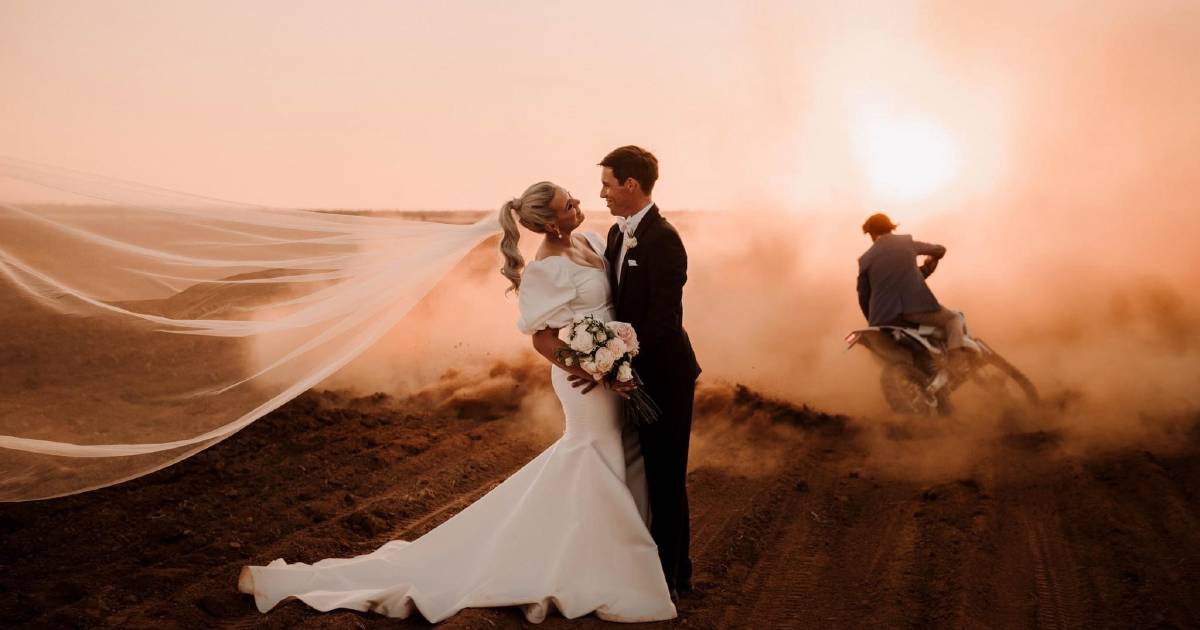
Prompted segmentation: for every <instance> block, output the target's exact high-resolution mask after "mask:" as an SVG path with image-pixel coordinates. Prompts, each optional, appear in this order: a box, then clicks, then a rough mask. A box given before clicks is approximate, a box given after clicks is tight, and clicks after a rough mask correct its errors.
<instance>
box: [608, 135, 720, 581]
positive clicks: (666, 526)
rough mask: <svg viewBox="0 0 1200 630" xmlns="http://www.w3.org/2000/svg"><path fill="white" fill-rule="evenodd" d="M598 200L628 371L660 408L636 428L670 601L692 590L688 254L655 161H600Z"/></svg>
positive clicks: (628, 157)
mask: <svg viewBox="0 0 1200 630" xmlns="http://www.w3.org/2000/svg"><path fill="white" fill-rule="evenodd" d="M599 166H602V167H603V171H602V172H601V176H600V185H601V188H600V196H601V197H602V198H604V199H605V201H606V202H607V204H608V209H609V211H610V212H611V213H612V214H613V216H615V217H617V224H616V225H613V226H612V228H611V229H609V231H608V247H607V249H605V252H604V255H605V257H606V258H607V259H608V272H609V273H608V279H609V283H610V284H611V285H612V289H613V291H612V292H613V308H614V310H615V311H616V318H617V320H618V321H622V322H628V323H630V324H632V325H633V328H634V330H635V331H637V336H638V341H639V343H640V345H641V349H640V351H639V353H638V355H637V357H635V358H634V360H633V367H634V369H635V370H637V372H638V375H639V376H641V378H642V381H643V382H644V385H645V391H646V393H647V394H649V395H650V397H651V398H653V399H654V402H656V403H658V406H659V407H660V408H661V409H662V416H661V417H660V418H659V421H658V422H657V423H654V424H651V425H648V426H643V427H640V428H639V429H638V433H639V437H640V438H641V442H642V455H643V457H644V460H645V467H646V486H647V489H648V491H649V494H650V534H651V536H653V537H654V542H655V543H656V544H657V545H658V555H659V559H660V560H661V561H662V565H663V573H664V575H665V576H666V578H667V586H668V587H669V588H670V589H671V594H672V596H673V597H677V596H678V593H679V592H685V593H686V592H690V591H691V589H692V561H691V558H690V556H689V555H688V542H689V539H690V537H691V536H690V529H689V524H688V500H687V488H686V480H687V458H688V443H689V439H690V437H691V431H692V398H693V395H694V394H695V391H696V378H697V377H698V376H699V375H700V365H699V364H698V363H696V355H695V353H694V352H693V351H692V344H691V342H690V341H689V340H688V336H687V332H686V331H684V329H683V285H684V283H686V282H687V252H686V251H684V248H683V241H681V240H680V239H679V233H678V232H676V231H675V227H674V226H672V225H671V224H670V223H668V222H667V220H666V219H664V218H663V216H662V215H661V214H660V213H659V211H658V206H656V205H654V202H653V201H651V199H650V191H651V190H653V189H654V182H655V181H656V180H658V160H657V159H656V158H655V157H654V155H653V154H651V153H650V152H649V151H647V150H645V149H642V148H640V147H636V146H625V147H621V148H619V149H615V150H613V151H612V152H611V153H609V154H608V155H607V156H605V157H604V159H603V160H602V161H601V162H600V164H599Z"/></svg>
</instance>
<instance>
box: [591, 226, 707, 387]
mask: <svg viewBox="0 0 1200 630" xmlns="http://www.w3.org/2000/svg"><path fill="white" fill-rule="evenodd" d="M634 238H636V239H637V245H636V246H635V247H634V248H633V249H630V250H629V251H628V252H627V253H626V254H625V261H624V265H625V271H624V273H623V274H622V275H621V281H620V282H619V283H618V282H617V261H618V259H619V258H620V256H621V246H622V244H623V243H624V242H625V235H624V233H622V232H621V229H620V226H619V225H613V226H612V228H610V229H609V230H608V246H607V248H606V249H605V251H604V256H605V258H607V259H608V279H609V284H610V285H611V286H612V287H613V307H614V310H615V311H616V318H617V320H618V321H622V322H628V323H630V324H632V325H633V328H634V330H635V331H636V332H637V336H638V342H639V343H640V345H641V349H640V351H639V353H638V356H637V357H635V358H634V360H633V367H634V368H635V369H636V370H637V371H638V374H639V375H640V376H641V377H642V379H643V380H645V381H646V384H647V386H648V387H651V388H654V386H655V385H657V384H666V383H672V382H679V381H683V380H693V381H694V380H695V379H696V377H697V376H699V375H700V364H699V363H697V362H696V353H695V352H694V351H693V350H692V343H691V340H689V339H688V335H687V331H685V330H684V329H683V285H684V284H685V283H687V252H686V251H685V250H684V248H683V241H682V240H680V238H679V232H677V231H676V230H675V227H674V226H673V225H671V224H670V223H669V222H668V221H667V220H666V219H664V218H663V216H662V214H661V213H659V211H658V206H651V207H650V210H649V211H647V212H646V215H645V216H644V217H642V221H641V223H639V224H638V227H637V231H636V232H635V233H634ZM631 260H632V261H634V263H633V264H630V261H631Z"/></svg>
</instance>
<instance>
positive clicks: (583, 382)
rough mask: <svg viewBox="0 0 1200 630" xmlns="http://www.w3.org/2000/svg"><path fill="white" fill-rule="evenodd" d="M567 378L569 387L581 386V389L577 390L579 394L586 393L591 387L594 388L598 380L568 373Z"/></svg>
mask: <svg viewBox="0 0 1200 630" xmlns="http://www.w3.org/2000/svg"><path fill="white" fill-rule="evenodd" d="M567 380H568V381H570V382H571V387H582V388H583V391H582V392H579V393H581V394H586V393H588V392H590V391H592V390H593V389H596V385H597V384H598V381H596V380H595V379H591V378H584V377H582V376H580V375H578V374H570V375H568V376H567Z"/></svg>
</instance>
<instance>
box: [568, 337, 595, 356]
mask: <svg viewBox="0 0 1200 630" xmlns="http://www.w3.org/2000/svg"><path fill="white" fill-rule="evenodd" d="M570 344H571V349H572V350H574V351H576V352H584V353H587V352H591V351H592V350H594V349H595V348H596V342H595V341H593V339H592V336H591V335H575V338H574V339H572V340H571V341H570Z"/></svg>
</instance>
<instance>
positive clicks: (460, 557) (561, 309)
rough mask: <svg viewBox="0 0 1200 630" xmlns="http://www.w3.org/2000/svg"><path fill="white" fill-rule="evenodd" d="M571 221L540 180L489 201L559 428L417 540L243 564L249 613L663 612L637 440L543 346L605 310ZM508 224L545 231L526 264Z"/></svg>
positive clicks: (556, 190)
mask: <svg viewBox="0 0 1200 630" xmlns="http://www.w3.org/2000/svg"><path fill="white" fill-rule="evenodd" d="M582 222H583V213H582V212H581V211H580V209H579V200H578V199H575V198H573V197H571V195H570V194H569V193H568V192H567V191H566V190H564V189H562V188H560V187H559V186H556V185H554V184H552V183H550V182H539V183H537V184H534V185H532V186H530V187H529V188H528V189H526V190H525V192H524V194H522V195H521V197H520V198H518V199H513V200H512V201H509V202H507V203H505V204H504V206H503V207H502V208H501V209H500V225H501V226H502V228H503V231H504V236H503V239H502V240H501V243H500V249H501V252H502V253H503V255H504V259H505V265H504V268H503V269H502V270H501V273H503V274H504V276H505V277H507V278H508V279H509V280H510V281H511V282H512V288H513V289H516V290H518V292H519V304H520V319H519V321H518V328H519V329H520V330H521V332H522V333H524V334H527V335H532V336H533V344H534V347H535V348H536V349H537V350H538V352H539V353H540V354H542V355H543V356H544V357H546V359H547V360H548V361H550V362H551V363H552V364H553V365H552V367H551V381H552V382H553V385H554V391H555V393H556V394H557V395H558V399H559V401H560V402H561V403H562V407H563V412H564V415H565V417H566V429H565V431H564V432H563V436H562V437H561V438H559V440H558V441H557V442H555V443H554V444H553V445H551V446H550V448H548V449H546V451H544V452H543V453H542V454H540V455H538V456H537V457H536V458H535V459H534V460H533V461H531V462H529V463H528V464H526V465H525V466H524V467H523V468H521V469H520V470H519V471H517V472H516V473H515V474H514V475H513V476H511V477H509V478H508V479H506V480H505V481H504V482H503V483H501V484H500V485H499V486H497V487H496V488H495V489H493V490H492V491H491V492H489V493H488V494H486V495H485V496H483V497H482V498H481V499H479V500H478V501H476V502H475V503H473V504H472V505H470V506H469V507H467V508H466V509H464V510H463V511H462V512H460V513H458V514H457V515H455V516H454V517H453V518H451V519H450V520H448V521H446V522H445V523H443V524H442V525H440V526H439V527H437V528H435V529H434V530H432V531H430V532H429V533H427V534H425V535H424V536H422V537H420V538H418V539H416V540H413V541H411V542H409V541H402V540H393V541H390V542H388V543H385V544H384V545H383V546H382V547H380V548H379V549H377V550H376V551H374V552H371V553H369V554H365V555H361V556H357V557H353V558H330V559H325V560H320V561H318V562H316V563H314V564H311V565H309V564H305V563H301V562H297V563H292V564H288V563H287V562H285V561H284V560H283V559H277V560H275V561H273V562H271V563H270V564H268V565H266V566H247V567H244V568H243V569H242V572H241V575H240V576H239V578H238V590H240V591H241V592H243V593H249V594H253V595H254V599H255V603H256V605H257V606H258V609H259V611H261V612H266V611H268V610H270V609H271V608H273V607H274V606H275V605H276V604H278V603H279V602H281V601H283V600H285V599H288V598H292V597H295V598H297V599H299V600H301V601H303V602H304V603H306V604H308V605H309V606H312V607H313V608H316V609H318V610H322V611H326V610H331V609H334V608H349V609H353V610H360V611H374V612H378V613H381V614H384V615H387V616H389V617H401V618H403V617H407V616H409V615H410V614H411V613H412V612H413V610H414V609H415V610H417V611H419V612H420V613H421V614H422V615H423V616H424V617H425V618H426V619H428V620H429V621H431V622H438V621H442V620H444V619H446V618H448V617H450V616H452V615H454V614H455V613H457V612H458V611H460V610H462V609H463V608H476V607H492V606H521V607H522V610H523V611H524V613H525V617H526V618H527V619H528V620H529V621H530V622H533V623H537V622H540V621H542V620H543V619H545V617H546V614H547V613H548V611H549V609H550V607H551V606H553V607H555V608H557V609H558V610H559V611H560V612H561V613H562V614H563V615H564V616H566V617H568V618H574V617H579V616H582V615H586V614H588V613H592V612H594V613H595V614H596V616H597V617H599V618H601V619H604V620H608V621H621V622H645V621H660V620H665V619H671V618H674V617H675V614H676V611H675V606H674V604H673V603H672V601H671V597H670V594H669V591H668V589H667V584H666V581H665V579H664V577H663V572H662V568H661V565H660V563H659V558H658V551H657V548H656V547H655V544H654V541H653V539H652V538H651V537H650V532H649V530H648V529H647V526H646V522H647V521H646V519H647V508H646V502H645V496H646V495H645V478H644V476H642V469H641V467H640V453H639V452H638V449H637V442H636V438H635V437H633V436H634V434H633V432H627V433H626V436H625V438H623V436H622V426H621V421H620V413H619V408H620V405H619V404H618V399H617V396H618V395H621V393H622V392H619V391H611V390H608V389H599V390H596V391H594V392H591V393H586V394H585V393H581V390H579V389H576V388H574V387H572V386H571V383H570V382H569V381H568V377H569V376H570V375H571V374H577V375H580V376H585V377H586V374H585V373H584V372H583V371H582V370H580V369H579V368H578V367H568V366H564V365H563V364H561V363H560V362H559V360H558V359H557V358H556V354H555V351H556V350H557V349H558V347H559V346H560V345H561V342H560V341H558V338H557V332H558V329H559V328H560V327H562V326H565V325H566V324H567V323H569V322H571V321H572V320H573V319H574V318H575V317H578V316H583V315H589V314H590V315H593V316H595V317H596V318H597V319H601V320H602V321H608V320H611V319H612V316H613V315H612V301H611V290H610V288H609V283H608V276H607V273H606V269H605V265H606V262H605V259H604V256H603V251H604V241H603V239H602V238H601V237H600V236H599V235H597V234H594V233H582V234H577V233H575V229H576V228H578V227H579V225H580V224H581V223H582ZM518 224H520V225H521V226H524V227H525V228H526V229H528V230H530V231H532V232H534V233H536V234H542V235H543V241H542V243H541V246H540V247H539V249H538V252H537V258H536V260H534V261H532V262H530V263H529V264H528V265H525V264H524V261H523V259H522V257H521V254H520V252H519V251H518V249H517V240H518V238H519V236H520V232H519V229H518ZM522 271H523V273H522Z"/></svg>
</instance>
